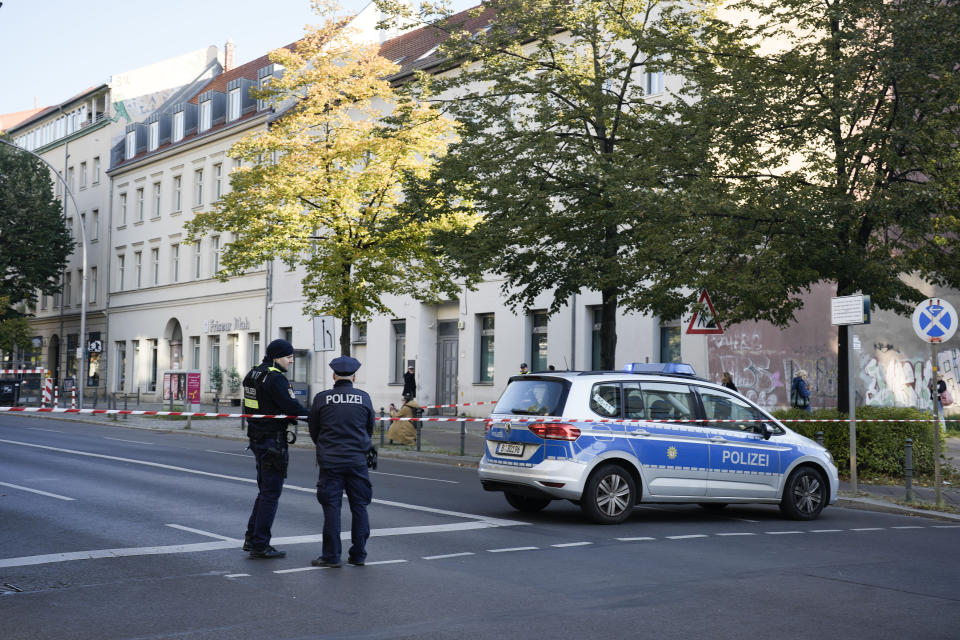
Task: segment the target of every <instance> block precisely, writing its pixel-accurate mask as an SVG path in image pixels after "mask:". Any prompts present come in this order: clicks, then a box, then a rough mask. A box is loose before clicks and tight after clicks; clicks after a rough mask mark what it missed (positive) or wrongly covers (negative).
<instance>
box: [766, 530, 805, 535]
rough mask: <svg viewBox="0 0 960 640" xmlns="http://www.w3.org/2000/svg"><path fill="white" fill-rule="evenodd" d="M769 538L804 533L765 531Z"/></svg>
mask: <svg viewBox="0 0 960 640" xmlns="http://www.w3.org/2000/svg"><path fill="white" fill-rule="evenodd" d="M764 533H765V534H767V535H768V536H787V535H790V534H793V533H803V531H764Z"/></svg>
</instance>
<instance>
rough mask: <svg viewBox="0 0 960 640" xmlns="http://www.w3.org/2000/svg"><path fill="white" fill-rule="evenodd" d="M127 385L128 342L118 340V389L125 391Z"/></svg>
mask: <svg viewBox="0 0 960 640" xmlns="http://www.w3.org/2000/svg"><path fill="white" fill-rule="evenodd" d="M126 386H127V343H126V341H125V340H120V341H117V391H124V390H125V389H126Z"/></svg>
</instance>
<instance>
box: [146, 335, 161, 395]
mask: <svg viewBox="0 0 960 640" xmlns="http://www.w3.org/2000/svg"><path fill="white" fill-rule="evenodd" d="M148 342H150V384H149V385H147V391H156V390H157V356H158V355H159V345H158V344H157V343H158V341H157V340H156V339H154V340H149V341H148Z"/></svg>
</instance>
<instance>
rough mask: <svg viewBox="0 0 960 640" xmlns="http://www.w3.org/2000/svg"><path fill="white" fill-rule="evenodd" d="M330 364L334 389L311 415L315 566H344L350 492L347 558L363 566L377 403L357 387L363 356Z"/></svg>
mask: <svg viewBox="0 0 960 640" xmlns="http://www.w3.org/2000/svg"><path fill="white" fill-rule="evenodd" d="M330 368H331V369H333V380H334V383H333V388H332V389H327V390H326V391H321V392H320V393H318V394H317V395H316V396H314V398H313V405H312V406H311V407H310V417H309V419H308V424H309V425H310V438H311V439H312V440H313V443H314V444H315V445H316V447H317V466H318V467H319V475H318V477H317V501H318V502H319V503H320V504H321V506H322V507H323V542H322V545H321V553H320V556H319V557H317V558H316V559H315V560H313V561H311V563H310V564H312V565H313V566H315V567H339V566H340V555H341V544H340V506H341V504H342V500H343V492H344V490H346V492H347V501H348V502H349V503H350V515H351V525H350V550H349V554H348V556H347V562H349V563H350V564H352V565H356V566H363V564H364V562H365V561H366V558H367V551H366V546H367V538H369V537H370V520H369V518H368V516H367V505H369V504H370V501H371V500H372V499H373V487H372V485H371V484H370V474H369V471H368V469H367V456H368V454H369V453H370V452H371V451H372V450H373V443H372V441H371V440H370V438H371V436H372V435H373V425H374V417H375V416H374V411H373V402H371V400H370V396H369V395H368V394H367V393H366V392H365V391H361V390H360V389H356V388H354V386H353V383H354V381H355V379H356V376H355V374H356V372H357V369H359V368H360V362H359V361H358V360H356V359H355V358H351V357H350V356H340V357H339V358H334V359H333V360H331V361H330Z"/></svg>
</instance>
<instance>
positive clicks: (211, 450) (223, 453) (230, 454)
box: [204, 449, 253, 458]
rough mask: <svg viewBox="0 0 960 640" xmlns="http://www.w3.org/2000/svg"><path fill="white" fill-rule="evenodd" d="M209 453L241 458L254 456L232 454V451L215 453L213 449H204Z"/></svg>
mask: <svg viewBox="0 0 960 640" xmlns="http://www.w3.org/2000/svg"><path fill="white" fill-rule="evenodd" d="M204 451H206V452H207V453H219V454H221V455H225V456H240V457H241V458H252V457H253V456H252V455H250V454H247V453H232V452H230V451H214V450H213V449H204Z"/></svg>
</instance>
